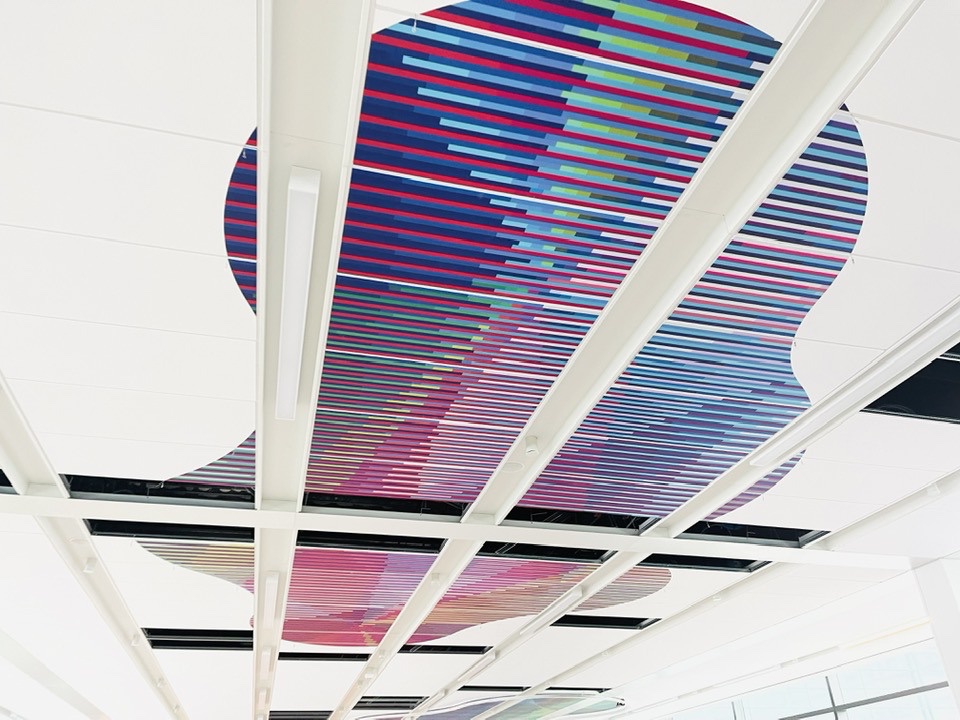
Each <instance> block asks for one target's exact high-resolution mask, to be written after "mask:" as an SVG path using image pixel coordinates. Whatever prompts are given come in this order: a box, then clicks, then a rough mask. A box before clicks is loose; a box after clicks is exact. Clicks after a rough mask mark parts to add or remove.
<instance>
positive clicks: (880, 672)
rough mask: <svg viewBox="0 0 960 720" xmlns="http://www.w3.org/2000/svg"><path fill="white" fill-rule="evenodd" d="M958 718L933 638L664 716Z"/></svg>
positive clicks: (688, 719) (733, 719) (683, 719)
mask: <svg viewBox="0 0 960 720" xmlns="http://www.w3.org/2000/svg"><path fill="white" fill-rule="evenodd" d="M821 719H822V720H960V711H958V709H957V705H956V703H955V702H954V699H953V695H952V693H951V691H950V689H949V688H948V687H947V678H946V673H945V672H944V669H943V665H942V663H941V662H940V656H939V654H938V653H937V648H936V646H935V645H934V643H933V641H932V640H931V641H927V642H922V643H918V644H916V645H911V646H909V647H905V648H900V649H899V650H895V651H893V652H889V653H884V654H882V655H877V656H875V657H872V658H869V659H867V660H862V661H860V662H857V663H852V664H850V665H845V666H843V667H839V668H836V669H834V670H832V671H830V672H828V673H823V674H819V675H810V676H808V677H804V678H799V679H797V680H793V681H791V682H788V683H784V684H782V685H774V686H773V687H769V688H764V689H763V690H759V691H757V692H754V693H750V694H749V695H744V696H743V697H739V698H736V699H734V700H725V701H723V702H720V703H715V704H713V705H710V706H707V707H702V708H697V709H696V710H689V711H686V712H683V713H678V714H675V715H672V716H669V720H821Z"/></svg>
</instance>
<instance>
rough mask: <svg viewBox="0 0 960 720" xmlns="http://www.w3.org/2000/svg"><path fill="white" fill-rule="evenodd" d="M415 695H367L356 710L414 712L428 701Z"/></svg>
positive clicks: (358, 702)
mask: <svg viewBox="0 0 960 720" xmlns="http://www.w3.org/2000/svg"><path fill="white" fill-rule="evenodd" d="M426 699H427V698H426V697H415V696H413V695H365V696H364V697H362V698H360V699H359V700H357V704H356V705H354V706H353V709H354V710H413V709H414V708H415V707H416V706H417V705H419V704H420V703H422V702H423V701H424V700H426Z"/></svg>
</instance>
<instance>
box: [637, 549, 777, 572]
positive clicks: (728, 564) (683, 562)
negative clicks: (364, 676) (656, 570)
mask: <svg viewBox="0 0 960 720" xmlns="http://www.w3.org/2000/svg"><path fill="white" fill-rule="evenodd" d="M768 564H769V562H768V561H764V560H746V559H743V558H722V557H699V556H696V555H667V554H664V553H654V554H653V555H650V556H648V557H647V559H646V560H644V561H643V562H641V563H639V567H662V568H671V569H685V570H717V571H720V572H745V573H749V572H753V571H754V570H759V569H760V568H762V567H763V566H764V565H768Z"/></svg>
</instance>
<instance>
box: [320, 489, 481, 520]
mask: <svg viewBox="0 0 960 720" xmlns="http://www.w3.org/2000/svg"><path fill="white" fill-rule="evenodd" d="M303 504H304V505H305V506H306V507H327V508H339V509H342V510H363V511H364V512H389V513H398V512H399V513H410V514H411V515H444V516H447V517H460V516H461V515H463V511H464V510H465V509H466V507H467V503H457V502H443V501H439V500H405V499H402V498H377V497H364V496H362V495H336V494H333V493H318V492H308V493H305V494H304V496H303Z"/></svg>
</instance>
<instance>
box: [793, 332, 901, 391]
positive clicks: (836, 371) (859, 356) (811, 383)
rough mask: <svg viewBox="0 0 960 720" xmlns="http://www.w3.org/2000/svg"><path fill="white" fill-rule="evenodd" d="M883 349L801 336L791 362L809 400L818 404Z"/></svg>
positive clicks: (795, 343)
mask: <svg viewBox="0 0 960 720" xmlns="http://www.w3.org/2000/svg"><path fill="white" fill-rule="evenodd" d="M881 352H882V351H881V350H878V349H877V348H864V347H857V346H855V345H843V344H840V343H832V342H822V341H820V340H811V339H809V338H800V339H796V340H794V341H793V350H792V351H791V353H790V361H791V363H792V365H793V374H794V375H795V376H796V378H797V380H799V381H800V386H801V387H802V388H803V390H804V392H805V393H806V394H807V397H808V398H809V399H810V402H811V403H816V402H819V401H820V400H823V398H825V397H826V396H827V395H828V394H829V393H830V392H831V391H832V390H836V389H837V388H838V387H839V386H840V385H841V384H843V383H844V382H846V381H847V380H850V379H851V378H853V377H855V376H856V375H857V374H858V373H859V372H860V371H862V370H864V369H865V368H866V367H867V366H869V365H870V363H871V362H873V360H874V359H876V358H877V357H879V356H880V354H881Z"/></svg>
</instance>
